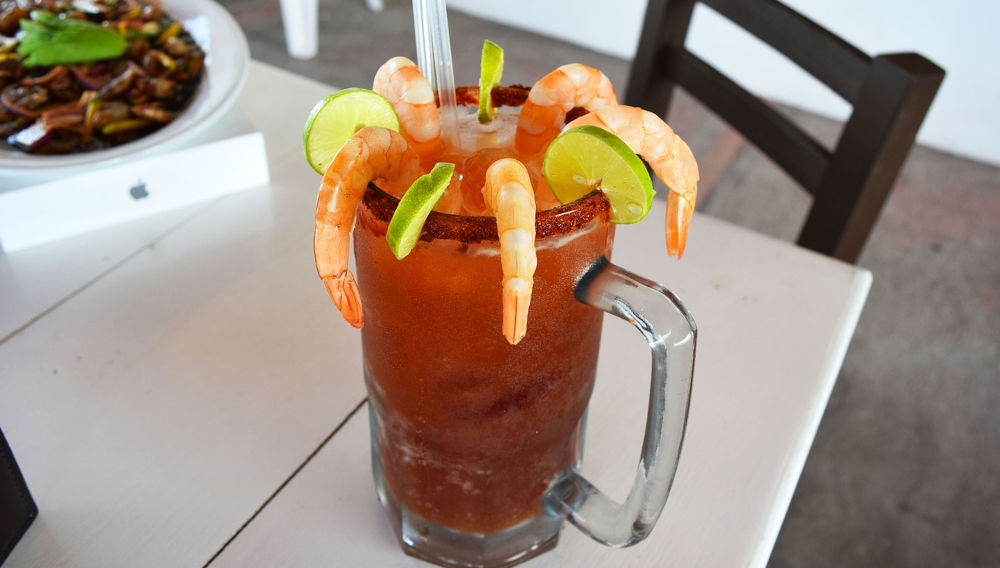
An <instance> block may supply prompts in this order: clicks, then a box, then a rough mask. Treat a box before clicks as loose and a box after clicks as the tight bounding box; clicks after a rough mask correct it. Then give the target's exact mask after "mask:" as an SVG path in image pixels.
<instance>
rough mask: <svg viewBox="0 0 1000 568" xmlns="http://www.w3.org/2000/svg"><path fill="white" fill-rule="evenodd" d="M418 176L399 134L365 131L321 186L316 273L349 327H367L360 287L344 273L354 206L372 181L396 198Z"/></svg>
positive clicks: (410, 152) (332, 165) (338, 158)
mask: <svg viewBox="0 0 1000 568" xmlns="http://www.w3.org/2000/svg"><path fill="white" fill-rule="evenodd" d="M419 175H420V157H419V156H418V155H417V153H416V152H415V151H414V150H413V148H411V147H410V145H409V144H408V143H407V142H406V140H405V139H404V138H403V136H402V135H400V134H398V133H396V132H394V131H392V130H388V129H385V128H381V127H378V126H368V127H365V128H362V129H361V130H359V131H358V132H357V133H356V134H355V135H354V136H352V137H351V138H349V139H348V140H347V142H345V143H344V145H343V146H342V147H341V148H340V150H338V151H337V154H336V156H334V158H333V160H332V161H331V162H330V166H329V167H328V168H327V170H326V174H325V175H324V176H323V180H322V181H321V182H320V186H319V196H318V197H317V199H316V232H315V234H314V240H313V253H314V255H315V256H316V271H317V272H318V273H319V277H320V278H322V279H323V283H324V284H325V285H326V290H327V292H329V294H330V298H332V299H333V303H334V304H335V305H336V306H337V309H338V310H339V311H340V314H341V315H342V316H344V319H345V320H346V321H347V323H349V324H351V325H352V326H353V327H362V326H363V325H364V322H365V318H364V312H363V310H362V308H361V295H360V293H359V292H358V285H357V282H355V280H354V275H353V274H351V271H350V270H348V268H347V261H348V258H349V257H350V248H351V230H352V229H353V228H354V218H355V215H356V213H357V209H358V203H360V202H361V197H362V196H363V195H364V193H365V189H366V188H367V187H368V184H369V183H370V182H372V181H373V180H379V181H380V187H383V188H384V189H386V190H387V191H389V192H390V193H393V194H394V195H397V196H399V195H402V194H403V192H405V191H406V188H408V187H409V186H410V184H411V183H413V180H415V179H416V178H417V176H419Z"/></svg>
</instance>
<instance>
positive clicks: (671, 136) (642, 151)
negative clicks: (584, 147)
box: [566, 105, 698, 258]
mask: <svg viewBox="0 0 1000 568" xmlns="http://www.w3.org/2000/svg"><path fill="white" fill-rule="evenodd" d="M584 124H592V125H594V126H598V127H600V128H603V129H605V130H608V131H610V132H612V133H613V134H615V135H616V136H618V137H619V138H621V139H622V140H623V141H624V142H625V143H626V144H628V146H629V148H631V149H632V151H633V152H635V153H636V154H638V155H640V156H642V158H643V159H644V160H646V162H648V163H649V165H650V166H651V167H652V168H653V172H654V173H655V174H656V177H658V178H660V181H662V182H663V183H664V185H666V186H667V188H668V189H669V190H670V193H669V194H668V195H667V217H666V228H665V231H666V240H667V254H669V255H672V256H676V257H677V258H680V257H681V256H683V255H684V246H685V244H686V243H687V232H688V224H689V223H690V222H691V214H692V213H693V212H694V202H695V199H696V198H697V196H698V164H697V162H695V159H694V155H693V154H692V153H691V149H690V148H688V145H687V144H686V143H684V141H683V140H681V137H680V136H677V134H675V133H674V131H673V129H671V128H670V127H669V126H667V123H665V122H663V120H662V119H661V118H660V117H659V116H657V115H655V114H653V113H651V112H649V111H647V110H643V109H641V108H638V107H631V106H626V105H614V106H607V107H603V108H600V109H596V110H594V111H591V112H590V113H589V114H585V115H583V116H581V117H580V118H578V119H576V120H574V121H572V122H570V123H569V124H568V125H566V128H567V129H568V128H573V127H576V126H582V125H584Z"/></svg>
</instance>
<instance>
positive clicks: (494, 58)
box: [479, 40, 503, 124]
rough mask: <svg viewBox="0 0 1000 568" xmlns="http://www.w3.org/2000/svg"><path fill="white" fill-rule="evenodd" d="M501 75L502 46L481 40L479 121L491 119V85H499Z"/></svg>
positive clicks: (492, 111) (490, 120) (485, 121)
mask: <svg viewBox="0 0 1000 568" xmlns="http://www.w3.org/2000/svg"><path fill="white" fill-rule="evenodd" d="M501 77H503V48H502V47H500V46H499V45H497V44H495V43H493V42H492V41H490V40H485V41H484V42H483V57H482V60H481V62H480V64H479V123H480V124H486V123H488V122H492V121H493V114H494V112H495V110H494V108H493V87H499V86H500V78H501Z"/></svg>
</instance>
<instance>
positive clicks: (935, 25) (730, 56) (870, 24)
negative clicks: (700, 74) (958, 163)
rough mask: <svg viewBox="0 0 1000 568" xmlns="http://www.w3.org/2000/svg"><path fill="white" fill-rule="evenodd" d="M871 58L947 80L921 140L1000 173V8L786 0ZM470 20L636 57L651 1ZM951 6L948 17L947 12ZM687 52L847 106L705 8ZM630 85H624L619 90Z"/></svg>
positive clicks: (779, 94) (604, 0) (747, 82)
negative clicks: (926, 62) (907, 63)
mask: <svg viewBox="0 0 1000 568" xmlns="http://www.w3.org/2000/svg"><path fill="white" fill-rule="evenodd" d="M785 3H786V4H788V5H789V6H791V7H793V8H794V9H796V10H798V11H799V12H801V13H803V14H804V15H806V16H808V17H809V18H811V19H813V20H815V21H816V22H818V23H819V24H821V25H823V26H824V27H826V28H828V29H829V30H831V31H832V32H834V33H836V34H838V35H840V36H841V37H843V38H845V39H846V40H847V41H849V42H851V43H853V44H854V45H856V46H857V47H858V48H860V49H861V50H862V51H865V52H867V53H869V54H871V55H875V54H879V53H892V52H904V51H916V52H919V53H921V54H922V55H924V56H925V57H927V58H929V59H930V60H932V61H934V62H935V63H937V64H938V65H940V66H941V67H943V68H944V69H945V71H946V72H947V75H946V77H945V80H944V83H943V84H942V86H941V90H940V91H939V92H938V96H937V99H935V101H934V105H933V106H932V107H931V110H930V113H929V114H928V117H927V120H926V121H925V122H924V126H923V128H922V129H921V131H920V134H919V136H918V140H919V141H920V142H921V143H923V144H926V145H928V146H932V147H935V148H938V149H940V150H944V151H947V152H950V153H953V154H958V155H962V156H966V157H970V158H974V159H977V160H982V161H986V162H990V163H993V164H997V165H1000V134H998V132H1000V41H998V40H997V39H994V38H995V37H996V35H997V31H996V25H997V22H1000V2H996V1H994V0H958V1H956V2H952V3H942V2H940V1H932V0H875V1H871V0H836V1H830V0H785ZM448 5H449V6H450V7H452V8H456V9H459V10H462V11H464V12H467V13H470V14H473V15H476V16H479V17H483V18H489V19H493V20H496V21H499V22H503V23H506V24H510V25H512V26H516V27H520V28H524V29H529V30H532V31H535V32H538V33H543V34H547V35H550V36H553V37H557V38H560V39H563V40H566V41H569V42H572V43H576V44H579V45H584V46H586V47H589V48H591V49H594V50H597V51H601V52H604V53H608V54H611V55H616V56H619V57H623V58H626V59H631V58H632V56H633V55H634V53H635V47H636V44H637V43H638V41H639V32H640V31H641V24H642V19H643V16H644V15H645V9H646V1H645V0H559V1H555V0H504V1H503V2H495V1H491V2H486V1H484V0H449V2H448ZM947 8H950V9H947ZM687 45H688V48H689V49H691V50H692V51H694V52H695V53H697V54H698V55H700V56H702V57H703V58H705V59H706V60H707V61H710V62H711V63H713V64H714V65H716V66H717V67H718V68H719V69H720V70H722V71H723V72H724V73H726V74H728V75H730V76H732V77H734V78H735V79H736V80H737V81H738V82H740V83H741V84H743V85H744V86H745V87H746V88H747V89H749V90H751V91H753V92H756V93H757V94H759V95H761V96H763V97H766V98H771V99H775V100H778V101H782V102H789V103H793V104H795V105H796V106H798V107H800V108H805V109H807V110H811V111H814V112H818V113H820V114H824V115H827V116H832V117H837V118H843V117H845V116H846V114H847V112H848V111H849V108H850V107H848V105H847V104H846V103H845V102H844V101H843V100H841V99H840V98H839V97H838V96H837V95H836V94H834V93H833V92H831V91H829V90H828V89H826V87H825V86H824V85H822V84H821V83H818V82H816V81H815V80H814V79H812V78H811V77H809V76H808V75H806V74H805V73H803V72H802V71H801V70H800V69H798V67H796V66H795V65H794V64H792V63H790V62H789V61H788V60H786V59H785V58H783V57H782V56H780V55H778V54H777V53H776V52H774V51H773V50H772V49H771V48H769V47H767V46H766V45H763V44H761V43H760V42H758V41H756V40H755V39H753V38H751V37H749V36H748V35H747V34H745V33H743V32H742V30H739V29H737V28H736V27H735V26H734V25H733V24H731V23H730V22H729V21H728V20H726V19H725V18H723V17H721V16H719V15H718V14H716V13H715V12H713V11H712V10H710V9H708V8H705V7H704V6H701V5H699V6H698V7H697V8H696V10H695V20H694V22H693V24H692V27H691V30H690V32H689V35H688V42H687ZM623 87H624V86H621V87H619V88H620V89H621V88H623Z"/></svg>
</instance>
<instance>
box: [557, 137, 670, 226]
mask: <svg viewBox="0 0 1000 568" xmlns="http://www.w3.org/2000/svg"><path fill="white" fill-rule="evenodd" d="M542 172H543V173H544V174H545V179H546V181H548V183H549V188H550V189H551V190H552V193H554V194H555V196H556V199H558V200H559V201H560V202H562V203H569V202H571V201H576V200H577V199H579V198H581V197H583V196H584V195H587V194H588V193H590V192H592V191H594V190H595V189H599V190H601V191H603V192H604V194H605V195H606V196H607V198H608V201H609V202H610V203H611V222H612V223H622V224H628V223H637V222H639V221H641V220H642V218H643V217H645V216H646V214H647V213H649V208H650V207H651V206H652V205H653V195H655V191H654V190H653V182H652V180H651V179H650V178H649V171H647V170H646V165H645V164H643V162H642V160H641V159H639V156H636V155H635V152H633V151H632V149H631V148H629V147H628V145H627V144H625V142H623V141H622V139H621V138H618V137H617V136H615V135H614V134H612V133H610V132H608V131H607V130H604V129H603V128H598V127H597V126H591V125H587V126H579V127H577V128H571V129H569V130H567V131H565V132H563V133H562V134H560V135H559V136H558V137H556V139H555V140H553V141H552V143H551V144H549V147H548V149H547V150H546V151H545V159H544V161H543V162H542Z"/></svg>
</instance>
